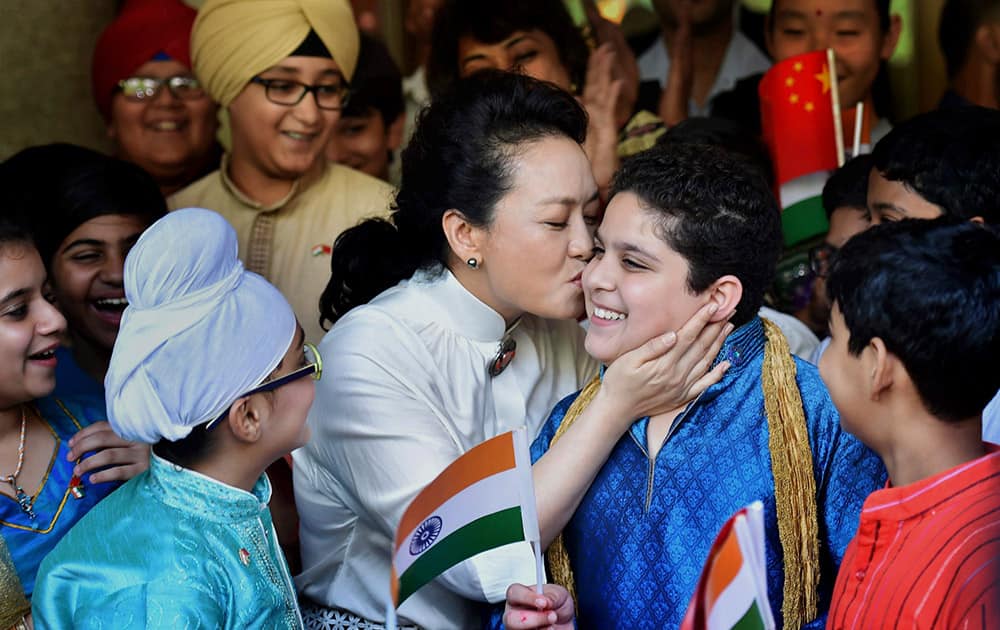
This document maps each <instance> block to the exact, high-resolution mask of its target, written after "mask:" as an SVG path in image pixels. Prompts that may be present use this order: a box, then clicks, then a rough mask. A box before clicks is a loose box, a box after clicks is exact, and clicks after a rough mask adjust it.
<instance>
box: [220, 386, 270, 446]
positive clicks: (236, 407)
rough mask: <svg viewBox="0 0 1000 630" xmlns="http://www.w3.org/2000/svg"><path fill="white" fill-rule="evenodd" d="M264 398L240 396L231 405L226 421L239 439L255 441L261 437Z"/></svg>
mask: <svg viewBox="0 0 1000 630" xmlns="http://www.w3.org/2000/svg"><path fill="white" fill-rule="evenodd" d="M262 398H263V397H262V396H248V397H246V398H240V399H239V400H237V401H236V402H234V403H233V404H232V406H230V407H229V416H228V417H227V418H226V423H227V424H228V425H229V431H230V432H231V433H232V434H233V437H235V438H236V440H237V441H239V442H245V443H253V442H256V441H257V440H259V439H260V436H261V420H262V419H263V418H262V416H263V414H264V412H265V410H264V409H263V408H262V407H261V404H262V400H261V399H262Z"/></svg>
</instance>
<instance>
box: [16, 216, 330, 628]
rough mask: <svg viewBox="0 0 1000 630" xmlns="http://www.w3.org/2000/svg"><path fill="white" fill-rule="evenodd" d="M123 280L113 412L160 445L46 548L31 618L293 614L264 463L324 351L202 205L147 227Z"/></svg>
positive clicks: (291, 444)
mask: <svg viewBox="0 0 1000 630" xmlns="http://www.w3.org/2000/svg"><path fill="white" fill-rule="evenodd" d="M125 295H126V296H127V298H128V301H129V306H128V308H127V309H126V310H125V313H124V317H123V319H122V324H121V330H120V332H119V334H118V339H117V341H116V343H115V348H114V353H113V355H112V358H111V366H110V369H109V371H108V375H107V379H106V381H105V385H106V390H107V404H108V416H109V420H110V422H111V425H112V427H113V428H114V430H115V432H116V433H118V434H119V435H121V436H123V437H126V438H127V439H130V440H136V441H141V442H145V443H148V444H152V445H153V456H152V461H151V464H150V469H149V470H148V471H147V472H145V473H143V474H141V475H139V476H138V477H136V478H134V479H132V480H131V481H130V482H128V483H126V484H125V485H123V486H122V487H121V488H120V489H119V490H118V491H116V492H115V493H113V494H112V495H111V496H109V497H108V498H107V499H105V500H104V501H103V502H102V503H100V504H99V505H98V506H97V507H98V508H100V509H97V508H95V509H93V510H91V512H90V513H89V514H88V515H87V516H86V517H85V518H84V519H82V520H81V521H80V522H79V523H78V524H77V525H76V526H75V527H74V528H73V529H72V530H71V531H70V532H69V534H67V535H66V536H65V537H64V538H63V540H62V541H61V542H60V544H59V545H58V546H56V548H55V550H53V552H52V553H51V554H50V555H49V556H48V557H47V558H46V560H45V561H44V562H43V564H42V567H41V569H40V570H39V579H38V584H37V586H36V589H35V597H34V600H33V602H32V605H33V612H34V615H35V626H36V628H118V629H121V628H194V627H199V628H233V629H236V628H239V629H244V628H297V627H301V623H302V622H301V618H300V616H299V612H298V606H297V604H296V597H295V591H294V588H293V586H292V582H291V579H290V576H289V573H288V568H287V565H286V563H285V559H284V556H283V555H282V553H281V550H280V548H279V547H278V543H277V540H276V537H275V533H274V528H273V526H272V523H271V516H270V512H269V511H268V506H267V504H268V500H269V498H270V494H271V486H270V483H269V482H268V479H267V476H266V475H265V474H264V469H265V468H266V467H267V466H268V464H270V463H271V462H273V461H274V460H276V459H277V458H279V457H281V456H282V455H283V454H285V453H287V452H288V451H290V450H292V449H294V448H297V447H299V446H301V445H303V444H304V443H305V442H306V440H307V438H308V431H309V430H308V428H307V427H306V424H305V420H306V413H307V411H308V409H309V406H310V404H311V403H312V399H313V393H314V386H313V379H314V378H318V376H319V373H320V370H319V359H318V355H316V354H315V351H314V349H312V348H311V347H310V346H305V345H304V339H303V332H302V328H301V327H300V326H299V325H298V323H297V322H296V319H295V315H294V314H293V313H292V309H291V307H290V306H289V305H288V302H287V301H286V300H285V298H283V297H282V296H281V294H280V293H279V292H278V290H277V289H275V288H274V287H273V286H271V285H270V284H268V283H267V282H266V281H265V280H264V279H263V278H261V277H260V276H258V275H256V274H253V273H250V272H247V271H245V270H244V269H243V265H242V264H241V263H240V261H239V259H238V258H237V241H236V234H235V232H234V231H233V229H232V228H231V227H230V226H229V224H227V223H226V221H225V220H224V219H223V218H222V217H221V216H219V215H218V214H216V213H214V212H210V211H208V210H201V209H195V208H191V209H186V210H180V211H177V212H174V213H171V214H170V215H168V216H167V217H165V218H163V219H161V220H160V221H158V222H157V223H155V224H154V225H153V226H152V227H150V228H149V230H148V231H147V232H146V233H145V234H143V236H142V237H141V238H140V239H139V241H138V242H137V243H136V245H135V247H134V248H133V249H132V251H131V252H130V253H129V255H128V258H127V260H126V263H125ZM303 377H311V378H303Z"/></svg>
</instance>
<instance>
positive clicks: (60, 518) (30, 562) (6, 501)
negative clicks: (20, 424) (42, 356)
mask: <svg viewBox="0 0 1000 630" xmlns="http://www.w3.org/2000/svg"><path fill="white" fill-rule="evenodd" d="M35 407H36V409H37V410H38V413H39V415H40V416H41V418H42V422H43V423H45V425H46V427H47V428H48V429H49V431H51V432H52V436H53V437H54V438H55V447H54V449H53V451H52V453H51V459H50V461H49V469H48V472H47V473H46V475H45V478H44V479H43V480H42V484H41V487H40V488H27V487H26V488H24V490H25V492H28V493H34V494H33V495H32V498H33V499H34V502H33V504H32V507H33V509H34V512H35V517H36V518H34V519H32V518H30V517H29V516H28V515H27V514H25V513H24V512H23V511H22V510H21V508H20V506H19V505H18V504H17V502H16V501H14V499H13V498H12V497H9V496H7V495H0V534H2V535H3V537H4V540H5V541H6V543H7V548H8V549H9V550H10V553H11V558H12V559H13V560H14V568H15V569H16V570H17V575H18V578H19V579H20V580H21V586H22V587H23V588H24V592H25V594H26V595H27V596H28V598H29V599H30V598H31V595H32V592H33V591H34V589H35V574H36V573H37V572H38V566H39V565H40V564H41V563H42V560H43V559H44V558H45V556H46V555H47V554H48V553H49V552H50V551H52V548H53V547H55V546H56V543H58V542H59V540H60V539H61V538H62V537H63V536H64V535H65V534H66V532H68V531H69V530H70V528H71V527H73V525H74V524H75V523H76V522H77V521H78V520H80V518H82V517H83V515H84V514H86V513H87V512H88V511H89V510H90V509H91V508H92V507H94V505H96V504H97V502H98V501H100V500H101V499H103V498H104V497H105V496H107V495H108V494H109V493H111V491H112V490H114V489H115V488H117V487H118V486H119V485H121V484H119V483H118V482H106V483H100V484H94V483H91V481H90V475H89V474H87V475H84V476H83V483H84V496H83V498H81V499H75V498H72V497H71V494H70V490H69V482H70V479H71V478H72V477H73V467H74V466H75V465H76V462H75V461H67V460H66V456H67V455H68V454H69V446H68V445H67V442H69V439H70V438H71V437H73V436H74V435H76V432H77V431H79V430H80V429H82V428H83V427H85V426H88V425H90V424H93V423H94V422H100V421H102V420H106V419H107V415H106V414H105V411H104V399H103V398H100V399H96V398H95V399H90V398H77V399H72V400H71V399H65V400H63V399H57V398H53V397H47V398H42V399H39V400H36V401H35Z"/></svg>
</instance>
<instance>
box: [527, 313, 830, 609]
mask: <svg viewBox="0 0 1000 630" xmlns="http://www.w3.org/2000/svg"><path fill="white" fill-rule="evenodd" d="M762 321H763V323H764V333H765V335H766V337H767V343H766V344H765V346H764V368H763V374H762V377H761V385H762V386H763V388H764V410H765V411H766V412H767V427H768V432H769V434H770V440H769V450H770V451H771V470H772V474H773V476H774V495H775V503H776V504H777V512H778V514H777V517H778V537H779V538H780V539H781V549H782V552H783V554H784V559H785V561H784V564H785V584H784V600H783V602H782V606H781V611H782V614H783V616H784V621H785V623H784V625H785V627H786V628H799V627H802V625H804V624H806V623H808V622H809V621H812V620H813V619H815V618H816V615H817V609H818V588H819V522H818V519H817V515H816V480H815V478H814V477H813V463H812V449H811V448H810V447H809V434H808V431H807V429H806V421H805V411H804V410H803V408H802V397H801V395H800V394H799V388H798V384H797V383H796V380H795V375H796V369H795V361H794V360H792V355H791V352H790V351H789V349H788V341H787V340H786V339H785V336H784V335H783V334H782V333H781V330H779V329H778V327H777V326H776V325H775V324H773V323H771V322H770V321H768V320H766V319H764V320H762ZM600 388H601V378H600V375H598V376H596V377H594V380H592V381H591V382H590V383H588V384H587V386H586V387H584V388H583V390H582V391H581V392H580V395H579V396H578V397H577V399H576V400H575V401H573V404H572V405H571V406H570V408H569V409H568V410H567V411H566V416H565V417H564V418H563V421H562V424H561V425H560V426H559V429H558V430H557V431H556V434H555V436H554V437H553V438H552V441H551V442H550V443H549V447H550V448H551V447H552V444H555V442H556V440H558V439H559V438H560V437H562V435H563V433H565V432H566V430H567V429H568V428H569V426H570V425H572V424H573V422H574V421H575V420H576V419H577V417H579V415H580V414H581V413H582V412H583V410H584V409H586V408H587V405H589V404H590V401H591V400H593V398H594V396H595V395H596V394H597V391H598V390H599V389H600ZM546 559H547V560H548V568H549V576H550V579H551V580H552V581H553V582H555V583H556V584H561V585H563V586H564V587H566V588H567V589H568V590H569V592H570V594H571V595H572V596H573V599H574V601H576V588H575V580H574V577H573V568H572V566H571V565H570V559H569V554H568V553H567V551H566V545H565V544H564V543H563V538H562V534H560V535H559V536H558V537H557V538H556V539H555V540H554V541H553V542H552V544H551V545H550V546H549V549H548V551H547V552H546Z"/></svg>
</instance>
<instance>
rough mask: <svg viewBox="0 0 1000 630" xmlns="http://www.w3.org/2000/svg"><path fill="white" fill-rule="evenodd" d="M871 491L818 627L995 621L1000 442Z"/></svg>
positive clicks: (985, 624)
mask: <svg viewBox="0 0 1000 630" xmlns="http://www.w3.org/2000/svg"><path fill="white" fill-rule="evenodd" d="M987 446H988V449H989V453H988V454H987V455H985V456H983V457H980V458H978V459H975V460H973V461H971V462H967V463H965V464H962V465H961V466H957V467H955V468H952V469H950V470H947V471H945V472H943V473H940V474H938V475H935V476H933V477H930V478H928V479H924V480H921V481H918V482H916V483H912V484H910V485H908V486H904V487H902V488H892V487H890V488H886V489H885V490H879V491H877V492H873V493H872V494H871V496H869V497H868V499H867V500H866V501H865V505H864V508H863V509H862V510H861V524H860V526H859V528H858V533H857V535H855V537H854V540H852V541H851V544H850V545H849V546H848V548H847V553H846V554H845V555H844V560H843V562H842V563H841V565H840V572H839V573H838V574H837V584H836V586H835V587H834V592H833V602H832V604H831V606H830V614H829V617H828V618H827V628H831V629H834V630H841V629H846V628H973V629H979V628H998V627H1000V447H997V446H995V445H992V444H990V445H987Z"/></svg>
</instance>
